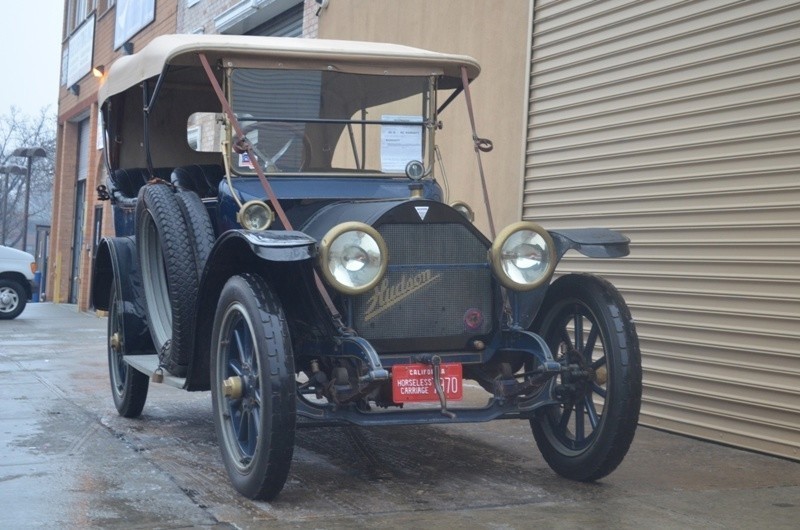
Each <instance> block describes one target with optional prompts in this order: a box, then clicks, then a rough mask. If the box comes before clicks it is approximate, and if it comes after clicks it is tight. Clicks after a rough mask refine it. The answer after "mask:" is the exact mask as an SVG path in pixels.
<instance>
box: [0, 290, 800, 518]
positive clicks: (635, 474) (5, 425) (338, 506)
mask: <svg viewBox="0 0 800 530" xmlns="http://www.w3.org/2000/svg"><path fill="white" fill-rule="evenodd" d="M105 326H106V320H105V319H104V318H98V317H96V316H94V315H90V314H83V313H78V312H77V311H76V310H75V308H74V306H69V305H53V304H31V305H29V306H28V307H27V309H26V310H25V312H24V313H23V314H22V315H21V316H20V317H19V318H17V319H16V320H12V321H0V381H1V382H2V383H0V403H1V404H2V405H0V528H34V527H47V528H186V527H208V528H304V529H313V528H354V527H355V528H409V527H429V528H454V527H463V528H491V529H517V528H519V529H522V528H535V527H549V528H586V527H592V528H612V527H613V528H770V529H779V528H787V529H789V528H792V529H796V528H798V527H800V463H798V462H793V461H787V460H781V459H778V458H772V457H768V456H764V455H758V454H754V453H748V452H745V451H739V450H736V449H732V448H728V447H723V446H719V445H714V444H710V443H706V442H702V441H697V440H692V439H689V438H685V437H681V436H675V435H671V434H667V433H663V432H659V431H655V430H652V429H647V428H640V429H639V430H638V431H637V436H636V439H635V440H634V443H633V446H632V448H631V451H630V453H629V454H628V457H627V458H626V459H625V461H624V462H623V463H622V465H621V466H620V468H619V469H618V470H617V471H616V472H614V473H613V474H611V475H610V476H609V477H607V478H605V479H604V480H602V481H600V482H598V483H596V484H581V483H575V482H571V481H567V480H564V479H560V478H559V477H557V476H556V475H554V474H553V473H552V472H551V471H550V469H549V468H548V467H547V465H546V464H545V463H544V462H543V461H542V459H541V456H540V455H539V453H538V451H537V449H536V446H535V443H534V441H533V438H532V436H531V433H530V429H529V427H528V426H527V425H526V424H524V423H522V422H514V421H496V422H492V423H486V424H478V425H453V426H416V427H391V428H388V427H387V428H371V429H362V428H356V427H353V428H344V427H336V428H305V429H301V430H299V431H298V434H297V444H296V448H295V455H294V460H293V462H292V469H291V472H290V475H289V480H288V482H287V484H286V487H285V489H284V491H283V493H282V494H281V495H280V496H279V497H278V499H277V500H276V501H274V502H271V503H266V502H253V501H250V500H248V499H245V498H243V497H241V496H239V495H238V494H236V493H235V492H234V491H233V490H232V489H231V487H230V486H229V485H228V480H227V477H226V475H225V470H224V468H223V466H222V462H221V459H220V456H219V450H218V448H217V444H216V440H215V437H214V429H213V423H212V420H211V400H210V395H209V394H208V393H187V392H183V391H180V390H176V389H173V388H169V387H165V386H163V385H151V387H150V394H149V396H148V401H147V405H146V406H145V409H144V413H143V415H142V417H141V418H139V419H136V420H128V419H125V418H121V417H120V416H118V415H117V413H116V410H115V409H114V405H113V402H112V400H111V394H110V392H111V391H110V388H109V383H108V368H107V365H106V349H105V344H106V329H105Z"/></svg>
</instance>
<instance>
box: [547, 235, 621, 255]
mask: <svg viewBox="0 0 800 530" xmlns="http://www.w3.org/2000/svg"><path fill="white" fill-rule="evenodd" d="M548 232H550V235H551V236H552V237H553V242H554V243H555V244H556V252H557V253H558V259H559V260H560V259H561V258H562V257H564V254H566V252H567V251H568V250H570V249H574V250H577V251H578V252H580V253H581V254H583V255H584V256H588V257H590V258H621V257H623V256H627V255H628V254H630V247H629V243H630V242H631V240H630V239H628V238H627V237H626V236H624V235H622V234H620V233H619V232H616V231H614V230H609V229H608V228H571V229H559V230H548Z"/></svg>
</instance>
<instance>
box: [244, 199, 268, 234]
mask: <svg viewBox="0 0 800 530" xmlns="http://www.w3.org/2000/svg"><path fill="white" fill-rule="evenodd" d="M274 220H275V212H273V211H272V208H270V207H269V205H268V204H267V203H265V202H264V201H258V200H253V201H247V202H246V203H244V204H243V205H242V208H241V209H240V210H239V213H237V214H236V221H237V222H238V223H239V224H240V225H242V228H245V229H247V230H266V229H267V228H269V227H270V225H271V224H272V222H273V221H274Z"/></svg>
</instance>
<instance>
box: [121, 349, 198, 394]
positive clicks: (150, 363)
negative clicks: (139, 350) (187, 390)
mask: <svg viewBox="0 0 800 530" xmlns="http://www.w3.org/2000/svg"><path fill="white" fill-rule="evenodd" d="M122 360H123V361H125V362H126V363H128V366H130V367H131V368H133V369H135V370H137V371H139V372H142V373H143V374H145V375H147V376H148V377H150V381H152V380H153V377H152V376H153V374H154V373H155V372H156V370H158V355H155V354H152V355H125V356H124V357H123V358H122ZM162 371H163V373H164V381H163V383H164V384H166V385H169V386H174V387H175V388H184V387H185V386H186V378H185V377H176V376H174V375H171V374H170V373H169V372H167V371H166V370H163V369H162Z"/></svg>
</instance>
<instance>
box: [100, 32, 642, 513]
mask: <svg viewBox="0 0 800 530" xmlns="http://www.w3.org/2000/svg"><path fill="white" fill-rule="evenodd" d="M479 71H480V68H479V66H478V64H477V63H476V62H475V60H473V59H472V58H470V57H467V56H460V55H447V54H442V53H435V52H431V51H426V50H421V49H415V48H410V47H405V46H398V45H390V44H378V43H363V42H350V41H331V40H321V39H320V40H318V39H281V38H267V37H247V36H226V35H165V36H161V37H158V38H156V39H154V40H153V41H152V42H151V43H150V44H149V45H147V46H146V47H144V48H143V49H142V50H141V51H140V52H138V53H136V54H134V55H131V56H126V57H122V58H120V59H118V60H117V61H116V62H115V63H114V64H113V65H112V66H111V68H110V69H109V71H108V72H107V74H106V78H105V79H104V80H103V85H102V86H101V89H100V94H99V105H100V109H101V113H102V118H103V136H104V142H105V149H104V154H105V158H106V165H107V170H108V178H107V184H106V185H103V186H100V187H99V188H98V194H99V196H100V198H101V199H108V200H110V201H111V204H112V205H113V217H114V227H115V236H114V237H108V238H105V239H104V240H103V241H102V243H101V244H100V245H99V248H98V250H97V252H96V255H95V258H94V275H93V291H92V297H93V303H94V306H95V307H96V308H99V309H102V310H108V314H109V316H108V361H109V374H110V380H111V389H112V395H113V399H114V403H115V405H116V408H117V410H118V412H119V413H120V414H121V415H122V416H125V417H136V416H139V415H140V414H141V412H142V409H143V406H144V404H145V400H146V398H147V392H148V387H149V385H150V384H151V383H162V384H167V385H172V386H174V387H178V388H181V389H184V390H187V391H205V390H210V391H211V399H212V403H213V414H214V423H215V429H216V434H217V439H218V442H219V446H220V450H221V453H222V458H223V461H224V464H225V467H226V470H227V472H228V475H229V477H230V481H231V483H232V484H233V486H234V488H235V489H236V490H237V491H239V492H240V493H241V494H243V495H245V496H247V497H250V498H255V499H271V498H274V497H275V496H276V495H278V493H279V492H280V491H281V489H282V488H283V486H284V483H285V482H286V479H287V476H288V474H289V471H290V464H291V461H292V454H293V447H294V439H295V431H296V429H297V427H298V425H303V426H306V425H312V426H335V425H356V426H362V427H369V426H402V425H412V424H417V425H419V424H451V423H458V422H462V423H464V422H466V423H477V422H485V421H490V420H495V419H518V420H523V421H526V422H529V423H530V426H531V428H532V431H533V437H534V438H535V440H536V443H537V444H538V446H539V449H540V450H541V453H542V455H543V456H544V459H545V460H546V461H547V463H548V464H549V465H550V466H551V467H552V468H553V469H554V470H555V471H556V472H557V473H558V474H560V475H562V476H564V477H568V478H571V479H574V480H579V481H593V480H596V479H599V478H601V477H604V476H605V475H607V474H608V473H610V472H611V471H613V470H614V469H615V468H616V467H617V466H618V465H619V464H620V462H621V461H622V459H623V458H624V456H625V454H626V452H627V451H628V448H629V446H630V444H631V441H632V439H633V436H634V432H635V429H636V425H637V420H638V414H639V405H640V399H641V361H640V353H639V346H638V339H637V335H636V331H635V326H634V323H633V320H632V318H631V315H630V312H629V310H628V308H627V307H626V305H625V302H624V301H623V299H622V297H621V296H620V294H619V293H618V292H617V291H616V290H615V288H614V287H613V286H612V285H611V284H609V283H608V282H606V281H604V280H602V279H600V278H598V277H595V276H592V275H588V274H564V275H558V276H557V279H555V280H553V278H554V271H555V268H556V265H557V264H558V262H559V260H560V259H561V257H562V256H563V255H564V254H565V253H566V252H567V251H569V250H576V251H578V252H580V253H583V254H585V255H588V256H591V257H595V258H597V257H607V258H615V257H621V256H625V255H627V253H628V244H629V240H628V239H627V238H626V237H625V236H624V235H622V234H619V233H616V232H614V231H611V230H607V229H599V228H593V229H577V230H576V229H571V230H550V231H548V230H545V229H543V228H542V227H540V226H538V225H536V224H534V223H532V222H528V221H520V222H517V223H514V224H512V225H511V226H508V227H506V228H504V229H502V230H500V231H499V233H497V234H496V235H495V234H490V236H491V239H490V238H488V237H487V236H485V235H484V234H483V233H482V232H481V231H480V230H478V228H476V226H475V225H474V224H473V222H472V216H473V211H472V209H471V207H469V206H468V205H466V204H465V203H463V202H456V203H454V204H451V205H450V204H448V203H447V197H446V189H447V186H446V181H445V179H444V175H445V172H444V171H443V170H442V168H441V167H440V166H439V165H438V162H437V160H440V157H438V156H437V150H438V148H437V144H436V134H437V131H438V129H440V128H441V127H442V123H443V122H442V120H443V119H445V118H444V112H443V111H444V110H445V109H446V108H447V107H449V106H451V104H453V101H454V100H455V99H457V98H458V96H459V95H462V94H463V97H462V98H458V99H464V100H465V101H466V103H467V104H468V107H469V104H470V101H471V98H470V92H469V85H470V83H471V82H472V81H473V80H474V79H475V78H476V77H477V76H478V74H479ZM468 110H469V114H470V115H472V114H473V113H472V109H471V107H469V108H468ZM472 129H473V131H472V133H473V139H474V145H470V143H469V142H468V141H467V142H465V143H466V145H465V147H464V153H465V155H464V156H466V154H468V155H469V156H470V157H471V156H475V155H476V156H477V161H478V162H479V161H480V158H479V157H480V155H481V152H483V151H488V150H489V149H490V148H491V143H490V142H489V141H488V140H484V139H481V138H480V137H478V136H477V134H476V132H475V126H474V123H473V126H472ZM465 137H466V138H468V137H469V135H468V134H466V135H465ZM456 156H458V155H456ZM451 178H453V177H452V175H451ZM456 178H457V177H456ZM482 180H484V183H485V182H486V181H485V179H484V178H483V177H482ZM490 188H491V186H488V185H486V186H484V193H486V194H488V193H489V192H490V191H491V190H490ZM482 207H484V206H482ZM489 219H490V220H491V215H489ZM492 231H493V228H492ZM465 380H471V381H474V382H475V384H474V385H470V388H468V389H465V386H464V381H465ZM398 428H400V427H398Z"/></svg>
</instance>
